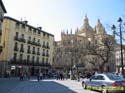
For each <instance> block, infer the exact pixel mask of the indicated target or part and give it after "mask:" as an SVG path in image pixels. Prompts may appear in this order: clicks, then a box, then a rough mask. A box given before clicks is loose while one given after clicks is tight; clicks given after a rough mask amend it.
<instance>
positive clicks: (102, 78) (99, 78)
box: [97, 75, 105, 80]
mask: <svg viewBox="0 0 125 93" xmlns="http://www.w3.org/2000/svg"><path fill="white" fill-rule="evenodd" d="M97 80H105V78H104V76H101V75H99V76H97Z"/></svg>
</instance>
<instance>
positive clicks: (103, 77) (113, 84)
mask: <svg viewBox="0 0 125 93" xmlns="http://www.w3.org/2000/svg"><path fill="white" fill-rule="evenodd" d="M82 86H83V88H84V89H91V90H98V91H101V92H102V93H109V92H113V93H114V92H117V93H125V79H124V78H122V77H120V76H118V75H115V74H112V73H105V74H95V75H93V76H92V77H90V78H89V79H83V81H82Z"/></svg>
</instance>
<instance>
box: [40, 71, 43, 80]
mask: <svg viewBox="0 0 125 93" xmlns="http://www.w3.org/2000/svg"><path fill="white" fill-rule="evenodd" d="M42 79H43V73H42V72H40V80H42Z"/></svg>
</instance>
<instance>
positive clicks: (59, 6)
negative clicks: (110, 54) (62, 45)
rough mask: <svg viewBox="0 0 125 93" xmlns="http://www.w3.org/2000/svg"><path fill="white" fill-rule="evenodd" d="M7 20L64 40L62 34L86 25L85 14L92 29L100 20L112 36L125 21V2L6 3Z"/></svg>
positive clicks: (18, 0) (61, 0)
mask: <svg viewBox="0 0 125 93" xmlns="http://www.w3.org/2000/svg"><path fill="white" fill-rule="evenodd" d="M3 2H4V5H5V7H6V10H7V14H6V16H10V17H13V18H15V19H18V20H21V18H22V19H23V20H28V21H29V24H30V25H32V26H35V27H38V26H42V29H43V30H45V31H47V32H49V33H51V34H53V35H54V36H55V40H56V41H58V40H60V35H61V30H67V29H68V30H70V29H71V28H72V29H73V32H74V30H75V29H76V28H77V27H78V28H80V27H81V26H82V25H83V19H84V17H85V14H87V16H88V18H89V23H90V25H91V26H92V27H94V26H95V24H96V23H97V19H98V18H99V19H100V20H101V22H102V24H103V25H104V26H105V28H106V30H107V31H108V33H110V30H111V29H110V26H111V25H112V24H115V25H117V19H118V18H119V17H122V18H123V19H124V20H125V7H124V5H125V0H3Z"/></svg>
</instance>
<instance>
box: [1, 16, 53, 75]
mask: <svg viewBox="0 0 125 93" xmlns="http://www.w3.org/2000/svg"><path fill="white" fill-rule="evenodd" d="M2 28H3V34H2V41H1V43H2V44H3V51H2V53H1V55H0V61H1V62H3V63H4V65H3V69H2V71H1V72H5V71H6V70H8V71H11V72H12V73H13V74H14V75H18V74H19V73H20V71H27V72H28V71H29V72H31V74H32V75H35V74H36V72H38V71H48V70H49V69H50V66H51V65H52V63H53V49H54V35H52V34H50V33H47V32H45V31H43V30H42V27H33V26H31V25H28V21H19V20H16V19H14V18H11V17H4V20H3V27H2Z"/></svg>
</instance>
